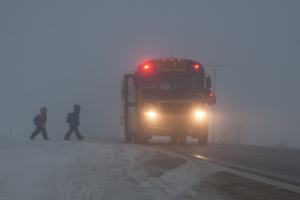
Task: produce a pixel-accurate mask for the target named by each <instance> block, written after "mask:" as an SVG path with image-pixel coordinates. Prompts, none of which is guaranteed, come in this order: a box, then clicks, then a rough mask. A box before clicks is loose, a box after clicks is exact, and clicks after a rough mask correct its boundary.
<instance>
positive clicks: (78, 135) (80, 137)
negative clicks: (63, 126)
mask: <svg viewBox="0 0 300 200" xmlns="http://www.w3.org/2000/svg"><path fill="white" fill-rule="evenodd" d="M74 132H75V134H76V137H77V139H78V140H82V139H83V137H82V136H81V134H80V133H79V130H78V128H75V129H74Z"/></svg>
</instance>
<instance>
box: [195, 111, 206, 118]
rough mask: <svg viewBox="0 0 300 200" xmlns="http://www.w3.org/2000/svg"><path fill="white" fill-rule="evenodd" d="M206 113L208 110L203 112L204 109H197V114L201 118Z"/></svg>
mask: <svg viewBox="0 0 300 200" xmlns="http://www.w3.org/2000/svg"><path fill="white" fill-rule="evenodd" d="M205 115H206V112H203V111H197V112H196V114H195V116H196V117H199V118H202V117H204V116H205Z"/></svg>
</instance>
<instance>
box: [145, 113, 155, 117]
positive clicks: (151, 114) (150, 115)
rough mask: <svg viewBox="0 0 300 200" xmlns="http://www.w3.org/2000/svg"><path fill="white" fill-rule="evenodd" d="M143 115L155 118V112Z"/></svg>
mask: <svg viewBox="0 0 300 200" xmlns="http://www.w3.org/2000/svg"><path fill="white" fill-rule="evenodd" d="M145 115H147V116H148V117H156V113H155V112H145Z"/></svg>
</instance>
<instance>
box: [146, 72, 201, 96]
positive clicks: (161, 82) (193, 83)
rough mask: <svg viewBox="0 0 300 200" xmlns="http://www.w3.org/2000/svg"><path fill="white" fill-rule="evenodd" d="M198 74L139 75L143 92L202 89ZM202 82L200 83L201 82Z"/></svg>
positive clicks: (159, 73)
mask: <svg viewBox="0 0 300 200" xmlns="http://www.w3.org/2000/svg"><path fill="white" fill-rule="evenodd" d="M201 77H202V76H201V74H200V73H190V72H156V73H149V74H142V75H141V89H142V90H143V91H163V92H168V91H170V92H176V91H181V92H182V91H191V92H199V91H201V90H202V89H203V78H201ZM201 80H202V81H201Z"/></svg>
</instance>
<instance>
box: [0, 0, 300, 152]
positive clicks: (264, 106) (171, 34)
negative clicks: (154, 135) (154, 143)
mask: <svg viewBox="0 0 300 200" xmlns="http://www.w3.org/2000/svg"><path fill="white" fill-rule="evenodd" d="M299 10H300V1H298V0H294V1H293V0H288V1H283V0H281V1H276V0H251V1H250V0H249V1H240V0H228V1H224V0H219V1H216V0H215V1H214V0H209V1H200V0H194V1H193V0H188V1H183V0H182V1H179V0H170V1H167V0H162V1H161V0H157V1H155V0H151V1H139V0H136V1H78V0H68V1H66V0H59V1H58V0H53V1H46V0H27V1H21V0H15V1H9V0H2V1H1V2H0V61H1V62H0V73H1V74H0V118H1V120H0V135H2V136H8V134H9V126H10V125H11V124H12V125H13V138H28V137H29V136H30V134H31V132H32V131H33V129H34V125H33V124H32V119H33V117H34V116H35V115H36V114H38V113H39V109H40V108H41V107H42V106H46V107H47V108H48V122H47V130H48V134H49V137H50V138H51V139H52V138H53V139H59V138H63V136H64V134H65V133H66V131H67V129H68V125H67V124H66V122H65V118H66V115H67V113H68V112H71V111H72V108H73V105H74V104H75V103H78V104H80V105H81V106H82V113H81V122H82V123H81V125H80V130H81V133H82V135H85V136H86V137H97V136H99V137H101V136H109V135H112V136H118V135H120V136H123V132H122V128H121V127H120V79H121V78H122V77H123V75H124V74H125V73H129V72H131V71H132V70H133V69H135V68H136V66H137V65H139V64H140V63H141V62H143V61H146V60H148V59H156V58H163V57H167V58H168V57H170V56H171V54H172V56H173V57H179V58H188V59H193V60H196V61H199V62H201V63H202V64H213V63H216V64H223V65H226V67H223V68H220V69H218V71H217V85H216V86H217V91H216V95H217V104H216V111H217V114H219V115H220V116H221V115H222V116H223V115H224V113H225V114H226V113H228V112H232V111H233V110H234V111H240V112H242V113H243V115H245V116H247V117H249V118H250V119H251V126H252V128H251V132H250V133H249V135H247V137H245V138H244V141H243V142H244V143H251V144H267V143H273V144H274V143H279V142H286V143H288V144H289V145H292V146H296V147H300V117H299V113H300V107H299V105H298V104H299V102H300V93H299V92H298V87H299V85H300V80H299V78H298V76H299V75H300V61H299V55H300V25H299V24H300V23H299V21H300V12H299ZM207 71H208V72H210V73H211V72H212V70H211V69H209V68H208V67H207ZM39 137H41V136H39Z"/></svg>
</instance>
